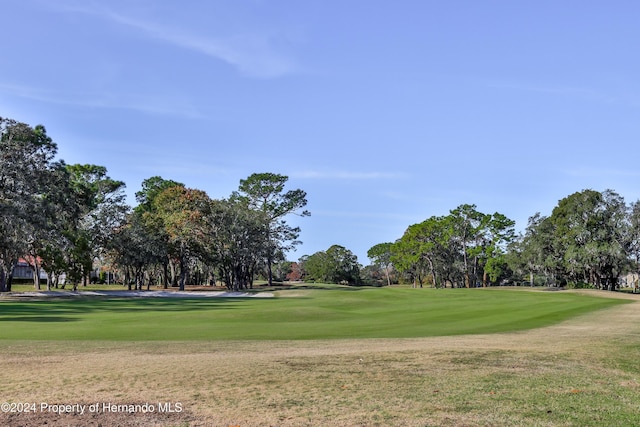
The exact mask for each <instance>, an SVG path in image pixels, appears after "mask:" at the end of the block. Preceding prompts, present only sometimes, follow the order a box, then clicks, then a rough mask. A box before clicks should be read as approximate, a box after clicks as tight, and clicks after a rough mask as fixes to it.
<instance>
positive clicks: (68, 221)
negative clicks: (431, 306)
mask: <svg viewBox="0 0 640 427" xmlns="http://www.w3.org/2000/svg"><path fill="white" fill-rule="evenodd" d="M0 144H1V145H0V214H1V216H2V222H1V223H0V292H4V291H10V290H11V283H12V274H13V270H14V267H15V266H16V264H17V262H18V261H19V260H25V261H26V262H28V263H29V265H30V266H31V268H32V270H33V272H34V275H33V277H34V284H35V287H36V288H37V289H40V283H39V278H40V270H41V269H42V270H44V271H46V272H47V275H48V277H49V280H47V286H48V287H49V288H50V287H52V286H53V287H57V286H58V285H59V279H60V278H61V277H64V278H65V280H66V282H67V283H71V284H72V286H73V287H74V289H76V287H77V285H78V284H80V283H86V282H87V281H88V280H89V278H90V276H91V274H92V272H94V271H95V269H96V266H98V267H102V270H103V274H104V271H105V270H108V271H110V272H117V273H119V281H121V282H122V283H124V284H126V285H127V286H128V287H129V288H130V289H131V288H132V287H134V288H135V289H142V288H143V287H145V286H146V287H147V289H148V288H149V287H150V286H151V285H156V286H162V287H165V288H166V287H169V286H175V287H179V288H180V289H184V286H185V284H187V283H190V284H207V283H209V284H210V283H218V282H221V283H223V284H224V285H225V286H226V287H227V288H228V289H230V290H234V291H237V290H241V289H247V288H251V287H252V286H253V282H254V280H255V278H256V277H258V276H260V277H263V278H266V280H267V281H268V283H269V285H271V284H272V283H273V280H274V278H275V279H277V280H279V281H283V280H306V281H319V282H331V283H343V284H349V285H362V284H365V285H366V284H376V285H384V284H386V285H391V284H392V283H398V282H403V283H412V284H414V286H425V285H427V286H434V287H447V286H448V287H477V286H489V285H495V284H500V283H514V282H517V283H523V282H526V283H528V284H531V285H534V284H536V285H542V284H546V285H558V286H565V285H569V286H576V287H594V288H599V289H616V288H617V287H618V286H619V280H620V277H621V276H623V275H625V274H628V273H634V274H636V279H635V280H636V284H637V277H638V275H639V274H640V201H638V202H635V203H631V204H626V203H625V201H624V199H623V198H622V196H620V195H619V194H617V193H616V192H615V191H613V190H605V191H602V192H598V191H595V190H590V189H587V190H583V191H580V192H576V193H574V194H571V195H569V196H567V197H565V198H563V199H562V200H560V201H559V202H558V204H557V206H556V207H555V208H554V209H553V211H552V212H551V214H550V215H549V216H544V215H542V214H540V213H536V214H535V215H533V216H532V217H531V218H530V219H529V222H528V225H527V227H526V229H525V230H524V232H522V233H520V234H516V232H515V222H514V221H512V220H511V219H509V218H507V217H506V216H505V215H503V214H501V213H498V212H495V213H493V214H487V213H483V212H480V211H478V209H477V207H476V206H475V205H472V204H463V205H460V206H458V207H456V208H455V209H452V210H451V211H449V213H448V214H447V215H443V216H432V217H429V218H427V219H426V220H425V221H423V222H421V223H418V224H413V225H410V226H409V227H407V229H406V231H405V232H404V234H403V235H402V236H401V237H400V238H398V239H397V240H396V241H395V242H385V243H380V244H377V245H374V246H373V247H371V248H370V249H369V251H368V253H367V255H368V257H369V259H370V260H371V262H372V263H371V265H368V266H366V267H363V266H362V265H360V264H359V263H358V259H357V257H356V256H355V255H354V254H353V253H352V252H351V251H350V250H349V249H347V248H346V247H344V246H340V245H332V246H331V247H329V248H328V249H327V250H325V251H319V252H316V253H314V254H312V255H304V256H302V257H301V258H300V259H299V260H298V261H297V262H291V261H288V260H287V259H286V253H287V252H288V251H289V250H291V249H293V248H294V247H295V246H296V245H298V244H299V243H300V242H299V241H298V237H299V234H300V229H299V228H298V227H292V226H291V225H289V224H288V223H287V221H286V218H287V217H288V216H289V215H291V214H297V215H300V216H308V215H309V212H308V211H306V210H304V207H305V206H306V204H307V200H306V193H305V192H304V191H302V190H300V189H296V190H286V189H285V187H286V183H287V181H288V178H287V177H286V176H284V175H279V174H274V173H256V174H252V175H251V176H249V177H248V178H246V179H242V180H240V184H239V187H238V189H237V190H236V191H234V192H232V194H231V195H230V196H229V197H227V198H225V199H219V200H215V199H211V198H210V197H209V196H208V195H207V194H206V193H205V192H204V191H202V190H198V189H194V188H188V187H186V186H185V185H184V184H182V183H180V182H176V181H173V180H168V179H164V178H162V177H159V176H154V177H151V178H148V179H146V180H144V181H143V182H142V189H141V190H140V191H138V192H137V193H136V195H135V196H136V202H137V205H136V206H135V207H133V208H132V207H130V206H128V205H127V204H126V198H125V194H124V189H125V183H124V182H122V181H118V180H114V179H112V178H110V177H109V176H108V175H107V169H106V168H105V167H103V166H98V165H79V164H75V165H68V164H66V163H65V162H64V161H63V160H58V159H56V154H57V145H56V143H54V142H53V141H52V139H51V138H50V137H49V136H48V135H47V133H46V130H45V128H44V127H43V126H41V125H38V126H35V127H31V126H29V125H27V124H25V123H20V122H17V121H15V120H12V119H7V118H0ZM108 277H110V276H108ZM61 286H64V285H61Z"/></svg>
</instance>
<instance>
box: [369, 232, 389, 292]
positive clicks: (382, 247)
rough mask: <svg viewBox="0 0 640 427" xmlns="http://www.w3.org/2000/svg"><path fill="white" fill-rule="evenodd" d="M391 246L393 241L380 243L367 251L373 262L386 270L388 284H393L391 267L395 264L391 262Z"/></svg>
mask: <svg viewBox="0 0 640 427" xmlns="http://www.w3.org/2000/svg"><path fill="white" fill-rule="evenodd" d="M391 246H393V243H391V242H386V243H378V244H377V245H374V246H372V247H371V248H370V249H369V250H368V251H367V256H368V257H369V259H370V260H371V261H372V262H373V264H374V265H376V266H378V267H379V268H381V269H383V270H384V274H385V277H386V279H387V286H391V278H390V269H391V266H392V265H393V264H392V263H391Z"/></svg>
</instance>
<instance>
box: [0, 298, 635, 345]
mask: <svg viewBox="0 0 640 427" xmlns="http://www.w3.org/2000/svg"><path fill="white" fill-rule="evenodd" d="M276 295H277V297H276V298H198V299H196V298H189V299H171V298H144V299H143V298H112V299H103V298H73V299H66V298H65V299H51V300H37V301H34V300H18V301H15V300H5V301H2V302H0V324H2V327H1V328H0V339H10V340H108V341H109V340H113V341H151V340H304V339H346V338H409V337H428V336H445V335H461V334H479V333H496V332H509V331H516V330H524V329H531V328H537V327H542V326H548V325H550V324H553V323H557V322H559V321H562V320H565V319H568V318H570V317H573V316H577V315H581V314H585V313H588V312H590V311H593V310H598V309H602V308H606V307H611V306H613V305H617V304H622V303H625V302H626V301H624V300H617V299H607V298H594V297H589V296H585V295H579V294H574V293H563V292H528V291H513V290H496V289H490V290H484V289H451V290H442V289H440V290H436V289H406V288H404V289H399V288H382V289H379V288H373V289H372V288H345V289H331V290H295V291H280V292H276ZM292 295H293V296H292Z"/></svg>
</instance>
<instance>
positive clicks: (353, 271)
mask: <svg viewBox="0 0 640 427" xmlns="http://www.w3.org/2000/svg"><path fill="white" fill-rule="evenodd" d="M304 268H305V271H306V273H307V275H308V278H310V279H312V280H316V281H322V282H328V283H346V284H351V285H359V284H360V283H361V280H360V264H358V257H357V256H356V255H355V254H353V252H351V251H350V250H349V249H347V248H345V247H344V246H340V245H332V246H331V247H330V248H329V249H327V250H326V251H320V252H316V253H314V254H313V255H310V256H309V257H308V258H306V259H305V260H304Z"/></svg>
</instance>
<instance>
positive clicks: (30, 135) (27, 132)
mask: <svg viewBox="0 0 640 427" xmlns="http://www.w3.org/2000/svg"><path fill="white" fill-rule="evenodd" d="M56 152H57V145H56V144H55V143H54V142H53V140H52V139H51V138H50V137H49V136H48V135H47V132H46V130H45V128H44V126H42V125H38V126H36V127H34V128H32V127H31V126H29V125H27V124H25V123H21V122H18V121H15V120H12V119H7V118H2V117H0V215H2V222H1V223H0V291H10V290H11V275H12V271H13V267H14V266H15V264H16V263H17V261H18V259H19V258H20V257H23V256H26V255H28V254H29V253H31V254H34V255H33V261H34V262H36V260H37V252H38V250H39V249H40V247H41V242H42V240H43V239H45V238H47V236H48V235H49V234H50V233H51V232H52V227H53V222H54V218H55V214H56V213H55V210H53V209H51V205H52V203H51V202H52V200H51V198H50V197H49V196H48V191H49V185H50V184H51V183H52V182H53V180H52V176H53V175H54V174H55V173H56V172H55V171H56V170H57V169H60V167H61V163H59V162H54V157H55V155H56ZM35 267H36V269H37V263H36V265H35ZM37 276H38V275H37V271H36V277H37ZM36 286H39V283H38V282H37V279H36Z"/></svg>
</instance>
